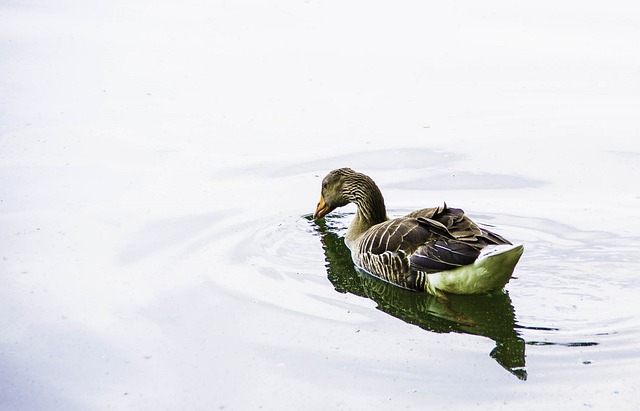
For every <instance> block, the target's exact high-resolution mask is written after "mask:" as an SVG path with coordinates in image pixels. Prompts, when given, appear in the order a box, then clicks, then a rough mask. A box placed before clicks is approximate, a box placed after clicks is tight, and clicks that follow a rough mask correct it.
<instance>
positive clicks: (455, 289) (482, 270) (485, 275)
mask: <svg viewBox="0 0 640 411" xmlns="http://www.w3.org/2000/svg"><path fill="white" fill-rule="evenodd" d="M523 252H524V245H522V244H516V245H512V244H499V245H491V246H487V247H485V248H484V249H482V252H481V253H480V255H479V256H478V258H477V259H476V260H475V261H474V262H473V263H472V264H469V265H466V266H463V267H459V268H456V269H454V270H449V271H441V272H439V273H435V274H430V275H429V282H430V284H431V286H433V287H435V288H437V289H439V290H442V291H445V292H448V293H453V294H484V293H488V292H490V291H494V290H501V289H502V288H504V286H505V285H507V283H508V282H509V280H510V279H511V276H512V274H513V270H514V269H515V267H516V264H517V263H518V261H519V260H520V257H521V256H522V253H523Z"/></svg>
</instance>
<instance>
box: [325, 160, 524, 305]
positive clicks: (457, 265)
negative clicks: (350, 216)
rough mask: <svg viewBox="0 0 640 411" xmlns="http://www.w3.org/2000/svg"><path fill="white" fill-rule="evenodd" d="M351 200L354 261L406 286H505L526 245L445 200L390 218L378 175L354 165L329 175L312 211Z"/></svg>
mask: <svg viewBox="0 0 640 411" xmlns="http://www.w3.org/2000/svg"><path fill="white" fill-rule="evenodd" d="M348 203H355V204H356V205H357V207H358V211H357V212H356V216H355V218H354V220H353V222H352V223H351V225H350V226H349V229H348V230H347V233H346V236H345V243H346V244H347V246H348V247H349V249H350V250H351V256H352V258H353V261H354V262H355V264H356V265H357V266H359V267H360V268H362V269H364V270H365V271H367V272H369V273H371V274H373V275H375V276H377V277H379V278H382V279H383V280H386V281H389V282H391V283H394V284H397V285H399V286H401V287H405V288H410V289H415V290H421V291H427V292H429V293H431V294H435V295H443V292H449V293H455V294H482V293H486V292H489V291H493V290H498V289H502V288H503V287H504V286H505V285H506V283H507V282H508V281H509V279H510V278H511V274H512V273H513V269H514V267H515V265H516V263H517V262H518V260H519V259H520V256H521V255H522V252H523V250H524V248H523V246H522V245H517V246H514V245H512V244H511V243H510V242H509V241H507V240H505V239H504V238H502V237H501V236H499V235H497V234H495V233H492V232H490V231H488V230H485V229H483V228H480V227H478V226H477V225H476V224H475V223H474V222H473V221H471V219H469V217H467V216H466V215H465V214H464V212H463V211H462V210H460V209H457V208H449V207H447V206H446V204H445V205H444V206H442V207H435V208H425V209H422V210H417V211H414V212H412V213H409V214H407V215H406V216H404V217H400V218H395V219H391V220H390V219H389V218H388V217H387V214H386V208H385V205H384V199H383V197H382V194H381V193H380V190H379V189H378V187H377V186H376V184H375V183H374V181H373V180H372V179H371V178H369V177H368V176H366V175H364V174H361V173H357V172H355V171H353V170H351V169H350V168H340V169H337V170H333V171H332V172H330V173H329V174H328V175H327V176H326V177H325V178H324V180H323V181H322V194H321V197H320V202H319V203H318V207H317V208H316V212H315V213H314V216H313V217H314V218H321V217H324V216H325V215H326V214H328V213H330V212H331V211H333V210H334V209H335V208H336V207H341V206H344V205H346V204H348Z"/></svg>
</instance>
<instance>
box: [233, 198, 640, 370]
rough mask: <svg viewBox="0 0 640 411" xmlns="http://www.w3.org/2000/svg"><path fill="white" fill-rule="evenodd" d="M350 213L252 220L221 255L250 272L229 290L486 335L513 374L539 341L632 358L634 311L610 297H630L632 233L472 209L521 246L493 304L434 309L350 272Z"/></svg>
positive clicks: (302, 308) (335, 314) (469, 300)
mask: <svg viewBox="0 0 640 411" xmlns="http://www.w3.org/2000/svg"><path fill="white" fill-rule="evenodd" d="M404 212H405V210H391V211H390V213H389V214H390V215H402V214H404ZM352 217H353V215H352V214H350V213H333V214H332V215H330V216H328V217H327V218H326V219H324V220H321V221H319V222H316V221H313V220H312V219H311V218H310V216H309V215H303V216H288V217H285V218H283V219H279V220H271V221H262V222H261V223H260V224H259V225H257V226H256V227H255V228H254V229H252V230H251V231H249V232H246V233H244V235H243V236H242V237H241V238H240V241H239V242H238V245H237V246H236V247H235V248H233V249H232V251H231V252H232V255H231V258H232V260H233V261H235V262H237V263H241V264H245V265H246V264H248V265H250V266H252V267H254V268H255V270H254V271H253V277H252V278H243V279H242V281H239V282H238V281H237V282H235V284H234V287H236V288H238V289H240V290H242V292H244V293H247V294H251V296H252V297H253V298H258V299H260V300H262V301H264V302H268V303H271V304H274V305H276V306H279V307H281V308H285V309H287V310H291V311H295V312H298V313H301V314H305V315H312V316H315V317H321V318H327V319H333V320H339V321H354V320H356V321H368V319H367V318H360V317H354V316H353V315H350V316H346V315H344V313H345V310H344V307H345V301H344V299H342V298H341V297H340V295H341V294H340V293H350V294H354V295H358V296H361V297H366V298H365V299H364V300H358V299H356V300H350V302H349V303H348V304H354V303H356V304H364V305H367V304H368V303H366V301H370V300H373V301H374V302H375V303H376V304H377V307H378V309H379V310H382V311H384V312H387V313H388V314H390V315H392V316H395V317H397V318H399V319H400V320H402V321H405V322H407V323H411V324H415V325H417V326H419V327H421V328H423V329H425V330H429V331H432V332H438V333H441V332H458V333H469V334H479V335H483V336H485V337H488V338H490V339H492V340H495V341H496V344H497V345H496V349H495V350H494V352H492V356H493V357H494V358H496V360H497V361H498V362H500V363H501V364H502V365H503V366H504V367H505V368H506V369H508V370H509V371H510V372H512V373H513V374H514V375H517V376H518V377H519V378H522V379H524V378H526V376H527V373H526V371H525V363H524V350H525V348H524V347H525V345H526V346H527V347H529V348H527V350H528V352H527V356H529V357H530V356H532V353H531V352H535V354H536V355H538V358H540V359H543V358H545V357H546V355H547V354H546V353H550V352H549V351H548V350H549V347H558V349H573V350H574V351H573V352H572V353H575V355H578V356H585V355H586V354H585V353H584V350H594V351H593V353H592V354H589V355H586V356H587V357H589V358H596V357H598V356H599V355H602V354H601V353H602V352H609V353H611V352H614V354H615V355H614V357H616V358H619V357H624V358H629V357H632V356H635V355H637V349H636V346H635V344H634V343H633V341H637V340H638V337H639V336H640V327H639V326H638V319H637V318H638V317H636V316H633V315H629V314H627V313H625V311H624V310H622V309H621V306H620V302H621V301H626V303H631V302H632V301H633V300H634V298H635V297H634V295H633V294H634V293H633V290H634V289H637V287H638V279H637V278H636V276H635V267H636V266H637V264H638V263H639V262H640V261H639V259H638V255H637V253H634V252H633V250H637V249H638V248H637V246H638V243H639V241H638V238H634V237H631V238H629V237H622V236H617V235H615V234H613V233H603V232H589V231H584V230H578V229H576V228H575V227H570V226H567V225H563V224H561V223H559V222H556V221H552V220H545V219H535V218H528V217H523V216H514V215H479V216H474V215H472V217H473V218H474V219H475V220H476V221H479V222H481V223H483V224H484V225H486V226H487V227H490V228H492V229H494V230H496V231H498V232H500V233H501V234H502V235H504V236H505V237H506V238H509V239H511V240H513V241H514V242H523V243H525V247H526V251H525V254H524V256H523V258H522V260H521V261H520V263H519V265H518V266H517V267H516V271H515V273H514V277H515V278H514V279H512V280H511V282H510V283H509V284H508V285H507V292H508V293H502V294H500V296H498V297H495V296H494V297H492V298H493V300H490V299H486V298H484V299H483V298H479V297H454V298H453V299H452V302H451V304H449V305H443V304H442V303H441V302H439V301H437V300H435V299H432V298H431V297H430V296H427V295H425V294H421V293H415V292H408V291H407V290H402V289H399V288H398V287H395V286H392V285H389V284H387V283H384V282H382V281H379V280H377V279H375V278H373V277H371V276H368V275H366V274H363V273H361V272H359V271H357V270H355V269H354V267H353V263H352V262H351V260H350V255H349V252H348V249H347V248H346V246H345V245H344V242H343V240H342V237H343V236H344V232H345V230H346V227H347V226H348V223H349V221H350V219H351V218H352ZM604 279H606V281H605V280H604ZM327 280H328V281H327ZM230 283H234V282H233V281H230ZM247 284H251V287H249V286H247ZM334 289H335V290H337V291H338V292H339V293H336V292H335V291H334ZM250 290H251V291H250ZM625 290H628V291H625ZM614 295H615V296H616V297H615V298H616V300H615V301H614V300H613V297H612V296H614ZM621 299H622V300H621ZM354 301H356V302H354ZM545 349H546V350H547V352H546V353H545V351H544V350H545ZM540 350H543V351H540ZM598 353H600V354H598ZM556 355H558V353H555V352H554V353H553V354H550V357H549V358H548V360H549V361H554V360H553V358H555V356H556ZM580 358H582V357H580ZM529 361H531V360H529ZM576 361H578V359H576ZM580 361H584V364H591V363H592V362H593V361H594V360H593V359H584V360H580Z"/></svg>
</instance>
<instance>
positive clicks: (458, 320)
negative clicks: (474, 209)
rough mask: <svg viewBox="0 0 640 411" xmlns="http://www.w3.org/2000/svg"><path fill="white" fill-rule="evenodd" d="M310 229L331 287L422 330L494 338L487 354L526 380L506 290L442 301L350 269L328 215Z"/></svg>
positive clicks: (520, 341) (521, 344) (521, 348)
mask: <svg viewBox="0 0 640 411" xmlns="http://www.w3.org/2000/svg"><path fill="white" fill-rule="evenodd" d="M316 230H317V232H318V233H319V234H320V238H321V241H322V245H323V249H324V253H325V258H326V261H327V275H328V277H329V280H330V281H331V283H333V285H334V287H335V289H336V291H338V292H341V293H351V294H355V295H358V296H361V297H367V298H370V299H372V300H373V301H375V302H376V303H377V304H378V309H380V310H381V311H383V312H385V313H387V314H390V315H392V316H394V317H396V318H399V319H401V320H403V321H405V322H407V323H410V324H414V325H417V326H418V327H420V328H422V329H425V330H428V331H432V332H437V333H450V332H455V333H463V334H473V335H481V336H484V337H487V338H490V339H492V340H493V341H495V342H496V347H495V348H494V349H493V350H492V351H491V353H490V355H491V357H492V358H494V359H495V360H496V361H497V362H498V363H499V364H500V365H501V366H502V367H504V368H505V369H506V370H507V371H509V372H510V373H512V374H513V375H515V376H516V377H518V378H519V379H521V380H526V379H527V371H526V368H525V341H524V340H523V339H522V338H521V337H520V336H519V335H518V332H517V331H516V329H517V328H518V326H517V325H516V322H515V313H514V309H513V305H512V303H511V298H510V297H509V295H508V294H507V293H506V292H498V293H494V294H492V295H482V296H456V295H451V296H449V301H446V302H445V301H442V300H440V299H438V298H436V297H434V296H432V295H429V294H426V293H419V292H415V291H411V290H406V289H403V288H400V287H397V286H395V285H392V284H389V283H387V282H384V281H382V280H380V279H378V278H376V277H374V276H371V275H369V274H367V273H365V272H362V271H361V270H359V269H356V268H355V266H354V264H353V262H352V260H351V254H350V251H349V249H348V248H347V246H346V245H345V244H344V239H343V238H342V237H340V236H339V235H338V234H336V233H335V232H334V231H333V230H332V227H331V220H330V219H329V220H326V219H325V220H320V221H317V222H316Z"/></svg>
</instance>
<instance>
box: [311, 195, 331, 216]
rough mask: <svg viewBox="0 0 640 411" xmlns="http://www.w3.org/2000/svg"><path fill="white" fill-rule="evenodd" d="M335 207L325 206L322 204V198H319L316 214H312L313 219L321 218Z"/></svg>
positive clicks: (325, 204)
mask: <svg viewBox="0 0 640 411" xmlns="http://www.w3.org/2000/svg"><path fill="white" fill-rule="evenodd" d="M334 209H335V207H333V208H331V207H329V206H327V203H325V202H324V197H323V196H320V201H319V202H318V206H317V207H316V212H315V213H313V219H314V220H315V219H316V218H322V217H324V216H326V215H327V214H329V213H330V212H332V211H333V210H334Z"/></svg>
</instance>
